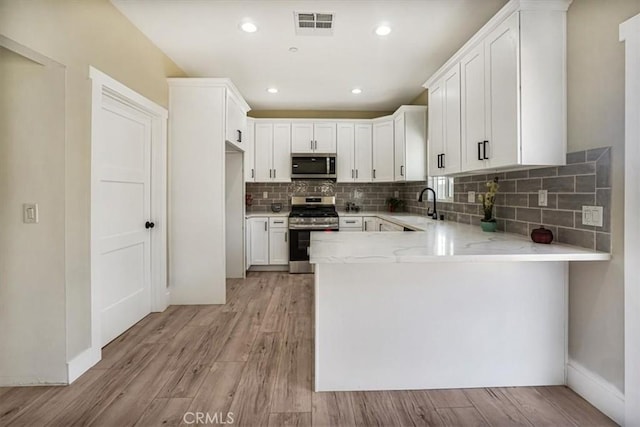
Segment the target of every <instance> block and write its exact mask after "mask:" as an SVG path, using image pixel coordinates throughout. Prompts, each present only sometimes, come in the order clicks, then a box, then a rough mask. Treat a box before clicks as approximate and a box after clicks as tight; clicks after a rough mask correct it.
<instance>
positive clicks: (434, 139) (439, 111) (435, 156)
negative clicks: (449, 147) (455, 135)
mask: <svg viewBox="0 0 640 427" xmlns="http://www.w3.org/2000/svg"><path fill="white" fill-rule="evenodd" d="M428 114H429V144H428V145H427V149H428V155H427V157H428V159H429V175H430V176H440V175H443V171H442V168H441V167H440V166H441V165H440V159H441V158H442V154H443V153H444V83H443V81H442V80H441V81H438V82H436V83H435V84H433V85H431V86H430V87H429V113H428Z"/></svg>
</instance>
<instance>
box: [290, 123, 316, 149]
mask: <svg viewBox="0 0 640 427" xmlns="http://www.w3.org/2000/svg"><path fill="white" fill-rule="evenodd" d="M313 148H314V143H313V123H293V124H292V125H291V151H292V152H293V153H313Z"/></svg>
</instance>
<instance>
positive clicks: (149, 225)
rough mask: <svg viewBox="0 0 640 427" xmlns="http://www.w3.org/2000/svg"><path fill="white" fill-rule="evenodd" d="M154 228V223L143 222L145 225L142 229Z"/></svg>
mask: <svg viewBox="0 0 640 427" xmlns="http://www.w3.org/2000/svg"><path fill="white" fill-rule="evenodd" d="M155 226H156V225H155V224H154V223H152V222H149V221H147V222H145V223H144V228H146V229H149V228H153V227H155Z"/></svg>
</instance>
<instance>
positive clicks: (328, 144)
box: [313, 123, 336, 154]
mask: <svg viewBox="0 0 640 427" xmlns="http://www.w3.org/2000/svg"><path fill="white" fill-rule="evenodd" d="M313 141H314V143H313V144H314V145H313V148H314V151H315V152H316V153H329V154H333V153H335V152H336V124H335V123H315V124H314V125H313Z"/></svg>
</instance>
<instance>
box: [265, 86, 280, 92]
mask: <svg viewBox="0 0 640 427" xmlns="http://www.w3.org/2000/svg"><path fill="white" fill-rule="evenodd" d="M267 92H269V93H278V88H275V87H270V88H269V89H267Z"/></svg>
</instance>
